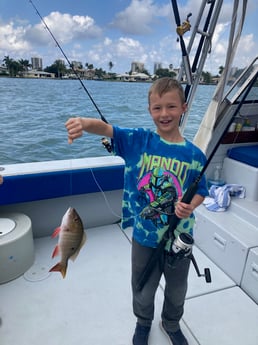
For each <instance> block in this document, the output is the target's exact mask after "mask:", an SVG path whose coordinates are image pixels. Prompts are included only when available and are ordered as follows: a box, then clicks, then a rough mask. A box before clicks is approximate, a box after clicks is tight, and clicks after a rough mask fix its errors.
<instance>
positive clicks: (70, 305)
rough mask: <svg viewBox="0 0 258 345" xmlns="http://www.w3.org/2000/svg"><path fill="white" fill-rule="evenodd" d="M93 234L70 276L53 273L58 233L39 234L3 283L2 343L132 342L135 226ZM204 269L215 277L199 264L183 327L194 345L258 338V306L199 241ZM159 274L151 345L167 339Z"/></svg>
mask: <svg viewBox="0 0 258 345" xmlns="http://www.w3.org/2000/svg"><path fill="white" fill-rule="evenodd" d="M87 237H88V240H87V242H86V245H85V246H84V247H83V248H82V250H81V252H80V255H79V256H78V258H77V260H76V261H75V262H71V261H69V267H68V271H67V276H66V278H65V279H63V278H62V276H61V274H59V273H58V272H53V273H49V272H48V270H49V268H50V267H52V266H53V265H54V263H56V262H57V260H56V259H51V255H52V251H53V248H54V246H55V243H56V240H55V239H51V238H49V237H43V238H38V239H35V252H36V259H35V263H34V265H33V267H32V268H31V269H30V270H29V271H28V272H26V273H25V274H24V275H23V276H21V277H19V278H17V279H15V280H13V281H11V282H9V283H6V284H2V285H0V317H1V326H0V339H1V345H28V344H37V345H46V344H49V345H70V344H86V345H93V344H94V345H104V344H105V345H106V344H112V345H131V343H132V342H131V339H132V334H133V332H134V327H135V318H134V315H133V314H132V308H131V290H130V238H131V233H130V231H126V232H124V231H122V230H121V229H120V227H119V224H114V225H108V226H102V227H97V228H91V229H88V230H87ZM194 253H195V258H196V260H197V263H198V265H199V268H200V271H201V272H203V270H204V268H205V267H209V268H210V270H211V275H212V283H210V284H208V283H206V282H205V279H204V278H203V277H201V278H198V277H197V275H196V273H195V270H194V268H193V266H192V265H191V270H190V274H189V288H188V293H187V300H186V303H185V314H184V317H183V320H182V322H181V327H182V329H183V331H184V333H185V335H186V337H187V338H188V340H189V345H218V344H219V345H240V344H241V345H243V344H245V345H255V344H258V327H257V325H258V305H257V304H256V303H254V302H253V301H252V300H251V299H250V298H249V297H248V296H247V295H246V294H245V293H244V292H243V291H242V290H241V289H240V288H239V287H238V286H236V284H235V283H234V282H233V281H232V280H231V279H230V278H229V277H228V276H227V275H226V274H224V273H223V272H222V271H221V270H220V269H219V268H218V267H217V266H215V265H214V264H213V263H212V262H211V261H210V260H209V259H208V258H207V257H206V256H205V255H204V254H203V253H202V252H201V251H200V250H199V249H197V248H196V247H195V248H194ZM163 286H164V282H163V280H162V281H161V284H160V287H159V289H158V292H157V295H156V311H155V319H154V322H153V327H152V330H151V334H150V340H149V344H150V345H161V344H167V339H166V337H165V336H164V335H163V333H162V332H161V331H160V329H159V320H160V313H161V307H162V301H163Z"/></svg>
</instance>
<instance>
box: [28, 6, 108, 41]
mask: <svg viewBox="0 0 258 345" xmlns="http://www.w3.org/2000/svg"><path fill="white" fill-rule="evenodd" d="M43 19H44V21H45V23H46V24H47V26H48V27H49V29H50V31H51V32H52V33H53V35H54V36H55V38H56V40H57V41H58V42H60V43H62V44H66V43H68V42H71V41H72V40H77V39H80V40H87V39H93V38H98V37H100V36H101V33H102V30H101V29H100V28H99V27H98V26H97V25H95V22H94V19H93V18H91V17H89V16H78V15H76V16H72V15H70V14H67V13H64V14H63V13H60V12H51V13H50V14H49V15H48V16H46V17H44V18H43ZM26 37H27V39H28V40H30V41H32V42H33V43H34V44H43V43H47V42H49V41H50V36H49V33H48V32H46V28H45V26H44V24H43V23H40V24H37V25H35V26H34V27H31V28H30V29H29V30H28V31H27V33H26Z"/></svg>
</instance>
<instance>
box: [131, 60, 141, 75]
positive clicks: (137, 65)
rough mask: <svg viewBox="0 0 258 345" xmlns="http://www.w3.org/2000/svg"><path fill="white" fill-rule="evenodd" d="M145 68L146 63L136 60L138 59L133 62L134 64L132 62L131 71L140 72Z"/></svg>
mask: <svg viewBox="0 0 258 345" xmlns="http://www.w3.org/2000/svg"><path fill="white" fill-rule="evenodd" d="M143 70H144V63H142V62H136V61H133V62H132V64H131V71H132V72H136V73H139V72H142V71H143Z"/></svg>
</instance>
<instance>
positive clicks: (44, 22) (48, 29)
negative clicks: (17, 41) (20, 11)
mask: <svg viewBox="0 0 258 345" xmlns="http://www.w3.org/2000/svg"><path fill="white" fill-rule="evenodd" d="M29 2H30V3H31V5H32V6H33V8H34V9H35V11H36V13H37V15H38V16H39V18H40V19H41V21H42V23H43V24H44V26H45V28H46V29H47V31H48V32H49V33H50V35H51V37H52V38H53V40H54V41H55V43H56V45H57V47H58V48H59V49H60V51H61V53H62V54H63V56H64V58H65V60H66V61H67V63H68V65H69V67H70V68H71V69H72V71H73V73H74V74H75V76H76V78H77V79H78V80H79V82H80V83H81V86H82V88H83V90H84V91H85V92H86V93H87V95H88V97H89V99H90V100H91V102H92V104H93V105H94V107H95V109H96V110H97V112H98V114H99V116H100V118H101V120H102V121H104V122H105V123H108V121H107V120H106V118H105V116H104V115H103V114H102V113H101V111H100V109H99V107H98V106H97V104H96V102H95V101H94V99H93V98H92V96H91V94H90V92H89V91H88V89H87V88H86V86H85V85H84V83H83V81H82V80H81V78H80V76H79V74H78V72H77V71H76V69H75V68H74V66H73V64H72V63H71V62H70V60H69V59H68V57H67V55H66V54H65V52H64V50H63V49H62V47H61V46H60V44H59V43H58V41H57V39H56V38H55V36H54V34H53V33H52V31H51V30H50V28H49V26H48V25H47V23H46V21H45V20H44V18H43V17H42V16H41V14H40V13H39V11H38V9H37V7H36V6H35V5H34V3H33V1H32V0H29ZM106 140H107V139H106ZM103 145H104V146H105V144H104V143H103Z"/></svg>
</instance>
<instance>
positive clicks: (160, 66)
mask: <svg viewBox="0 0 258 345" xmlns="http://www.w3.org/2000/svg"><path fill="white" fill-rule="evenodd" d="M161 68H162V63H161V62H155V63H154V70H153V73H154V74H155V73H156V72H157V70H158V69H161Z"/></svg>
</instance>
